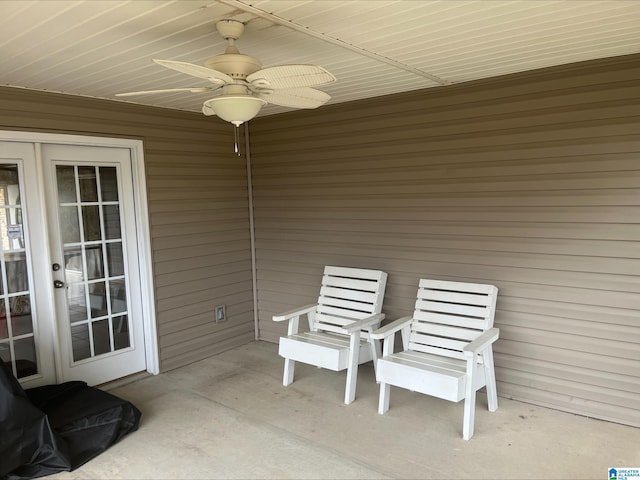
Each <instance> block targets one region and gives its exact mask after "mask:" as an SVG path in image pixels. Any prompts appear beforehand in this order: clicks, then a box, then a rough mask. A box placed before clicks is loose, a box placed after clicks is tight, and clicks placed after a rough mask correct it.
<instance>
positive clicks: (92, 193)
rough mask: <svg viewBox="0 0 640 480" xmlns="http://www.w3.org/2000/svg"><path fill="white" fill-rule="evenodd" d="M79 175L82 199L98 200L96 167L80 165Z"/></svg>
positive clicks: (83, 200)
mask: <svg viewBox="0 0 640 480" xmlns="http://www.w3.org/2000/svg"><path fill="white" fill-rule="evenodd" d="M78 177H79V180H80V182H79V183H80V201H81V202H97V201H98V185H97V184H96V169H95V168H94V167H78Z"/></svg>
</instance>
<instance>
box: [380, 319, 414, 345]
mask: <svg viewBox="0 0 640 480" xmlns="http://www.w3.org/2000/svg"><path fill="white" fill-rule="evenodd" d="M412 320H413V317H402V318H399V319H397V320H394V321H393V322H391V323H390V324H388V325H385V326H384V327H382V328H379V329H378V330H376V331H375V332H373V333H372V334H371V335H370V336H371V338H373V339H374V340H380V339H383V338H386V337H388V336H389V335H392V334H394V333H396V332H397V331H398V330H402V329H403V328H404V327H406V326H407V325H408V324H410V323H411V321H412Z"/></svg>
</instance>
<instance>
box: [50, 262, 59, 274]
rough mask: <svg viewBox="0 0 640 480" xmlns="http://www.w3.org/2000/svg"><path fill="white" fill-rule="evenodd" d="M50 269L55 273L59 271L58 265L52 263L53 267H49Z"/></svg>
mask: <svg viewBox="0 0 640 480" xmlns="http://www.w3.org/2000/svg"><path fill="white" fill-rule="evenodd" d="M51 268H52V269H53V271H54V272H57V271H58V270H60V264H59V263H54V264H53V265H51Z"/></svg>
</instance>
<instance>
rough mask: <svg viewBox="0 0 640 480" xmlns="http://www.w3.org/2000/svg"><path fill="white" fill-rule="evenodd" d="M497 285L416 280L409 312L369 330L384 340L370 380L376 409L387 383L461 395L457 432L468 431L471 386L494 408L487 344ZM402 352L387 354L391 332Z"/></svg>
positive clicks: (385, 401)
mask: <svg viewBox="0 0 640 480" xmlns="http://www.w3.org/2000/svg"><path fill="white" fill-rule="evenodd" d="M497 296H498V289H497V288H496V287H494V286H493V285H482V284H476V283H460V282H446V281H439V280H424V279H423V280H420V287H419V289H418V298H417V300H416V306H415V311H414V313H413V316H412V317H405V318H401V319H398V320H396V321H394V322H392V323H390V324H389V325H385V326H384V327H382V328H380V329H379V330H377V331H376V332H374V333H373V334H372V337H373V338H375V339H384V349H383V354H382V358H380V359H379V360H378V365H377V368H376V379H377V381H378V383H380V400H379V404H378V413H380V414H384V413H385V412H386V411H387V410H388V409H389V395H390V386H391V385H394V386H397V387H402V388H406V389H408V390H411V391H415V392H420V393H424V394H427V395H432V396H435V397H439V398H443V399H446V400H450V401H453V402H459V401H460V400H462V399H464V400H465V403H464V422H463V429H462V437H463V438H464V439H465V440H469V439H470V438H471V437H472V436H473V424H474V414H475V399H476V391H477V390H479V389H480V388H482V387H484V386H486V387H487V398H488V404H489V411H491V412H494V411H495V410H496V409H497V408H498V396H497V393H496V380H495V372H494V367H493V350H492V344H493V342H495V341H496V340H497V339H498V335H499V331H498V329H497V328H492V327H493V317H494V314H495V308H496V299H497ZM397 331H401V333H402V343H403V348H404V351H402V352H398V353H393V346H394V336H395V332H397Z"/></svg>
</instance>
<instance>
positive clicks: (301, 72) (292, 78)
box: [247, 65, 336, 89]
mask: <svg viewBox="0 0 640 480" xmlns="http://www.w3.org/2000/svg"><path fill="white" fill-rule="evenodd" d="M247 81H248V82H249V83H251V84H254V85H255V86H256V87H258V88H273V89H281V88H299V87H315V86H318V85H326V84H328V83H333V82H335V81H336V77H334V76H333V75H332V74H331V73H329V72H328V71H326V70H325V69H324V68H322V67H320V66H318V65H281V66H278V67H267V68H263V69H262V70H258V71H257V72H254V73H252V74H251V75H249V76H248V77H247Z"/></svg>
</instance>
